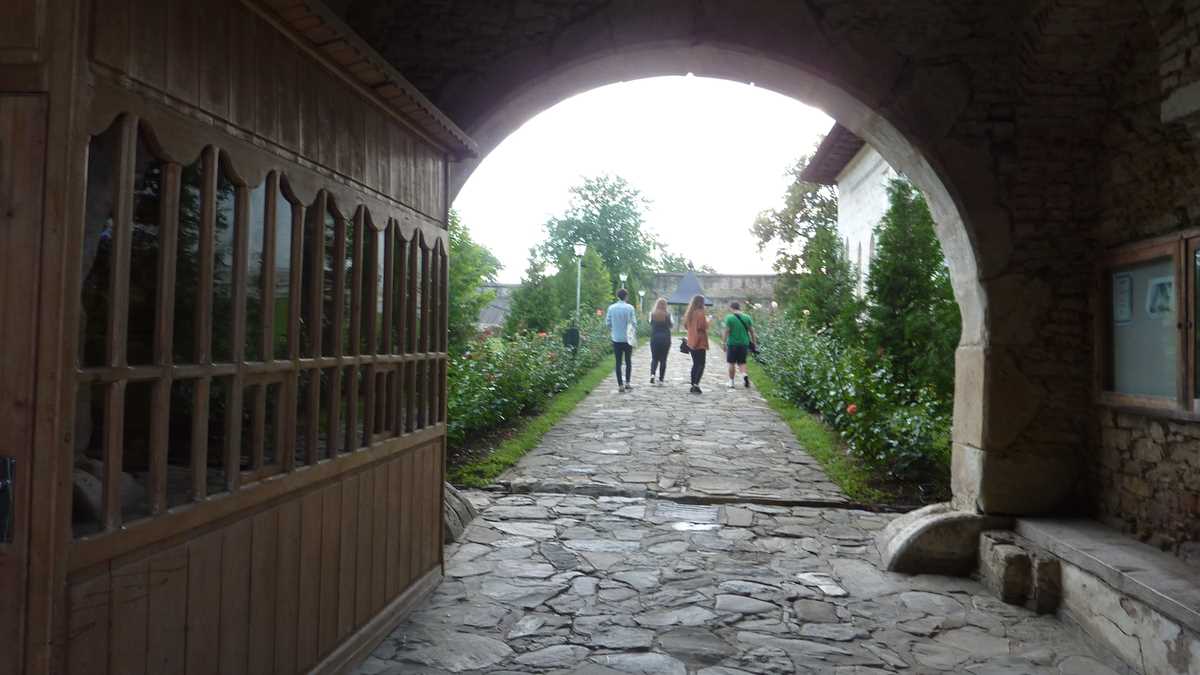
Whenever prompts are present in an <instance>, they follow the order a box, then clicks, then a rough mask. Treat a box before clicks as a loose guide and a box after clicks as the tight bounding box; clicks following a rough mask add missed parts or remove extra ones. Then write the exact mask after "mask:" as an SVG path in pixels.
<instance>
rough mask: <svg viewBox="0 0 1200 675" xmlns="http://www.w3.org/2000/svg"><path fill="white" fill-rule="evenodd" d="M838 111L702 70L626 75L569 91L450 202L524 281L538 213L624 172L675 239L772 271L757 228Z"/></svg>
mask: <svg viewBox="0 0 1200 675" xmlns="http://www.w3.org/2000/svg"><path fill="white" fill-rule="evenodd" d="M832 125H833V120H831V119H830V118H829V117H827V116H826V115H825V114H824V113H822V112H821V111H819V110H817V109H815V108H811V107H809V106H806V105H804V104H802V103H800V102H798V101H796V100H795V99H791V98H788V97H786V96H782V95H779V94H776V93H774V92H771V91H766V90H764V89H761V88H758V87H753V86H750V85H748V84H741V83H737V82H730V81H727V80H716V79H709V78H701V77H656V78H649V79H644V80H636V81H632V82H623V83H620V84H614V85H610V86H607V87H601V88H599V89H593V90H592V91H589V92H587V93H584V94H580V95H578V96H575V97H573V98H570V99H568V100H566V101H563V102H562V103H560V104H558V105H556V106H554V107H553V108H550V109H549V110H547V111H545V112H543V113H542V114H540V115H538V116H537V117H534V118H533V119H531V120H530V121H529V122H527V123H526V124H525V125H524V126H522V127H521V128H520V129H518V130H517V131H516V132H515V133H514V134H513V135H512V136H509V137H508V139H506V140H505V141H504V142H503V143H501V144H500V146H499V147H497V148H496V149H495V150H494V151H493V152H492V153H491V154H490V155H488V156H487V157H486V158H485V159H484V160H483V162H482V163H481V164H480V166H479V168H478V169H477V170H476V171H475V173H474V174H472V176H471V178H470V179H469V180H468V181H467V184H466V185H465V186H464V187H463V189H462V192H460V193H459V195H458V198H457V199H456V200H455V202H454V208H455V209H457V210H458V213H459V215H460V216H461V217H462V222H463V223H465V224H466V225H467V227H468V228H469V229H470V232H471V236H472V237H473V238H474V239H475V240H476V241H478V242H480V243H482V244H484V245H485V246H487V247H488V248H490V249H491V250H492V252H493V253H495V254H496V256H497V257H498V258H500V261H501V262H502V263H503V264H504V269H503V270H502V271H501V272H500V281H503V282H509V283H515V282H517V281H520V278H521V274H522V273H523V272H524V271H525V266H526V261H527V259H528V252H529V248H530V247H531V246H533V245H535V244H537V243H538V242H540V241H541V240H542V239H543V236H544V232H545V230H544V229H543V227H542V225H543V223H545V222H546V220H547V219H548V218H550V217H551V216H555V215H558V214H561V213H562V212H563V210H564V209H565V208H566V206H567V203H568V200H569V194H568V192H567V190H568V188H570V187H571V186H572V185H576V184H578V183H579V182H580V179H581V177H583V176H593V175H598V174H601V173H611V174H617V175H620V176H624V177H625V179H626V180H628V181H629V182H630V183H631V184H632V185H633V186H634V187H636V188H638V189H640V190H641V191H642V193H643V194H644V195H645V196H646V197H647V198H649V199H650V202H651V203H650V207H649V210H648V212H647V214H646V222H647V224H648V226H649V228H650V230H651V231H653V232H654V233H655V234H656V235H658V237H659V238H660V240H661V241H662V242H663V243H664V244H666V245H667V247H668V248H669V249H670V250H671V251H673V252H676V253H680V254H683V255H685V256H687V257H689V258H691V259H692V260H693V261H695V262H696V263H697V264H705V265H711V266H712V267H714V268H716V270H717V271H718V272H723V273H728V274H737V273H747V274H748V273H769V272H770V271H771V260H770V259H769V258H767V257H764V256H760V255H759V254H758V252H757V250H756V248H755V244H754V241H753V239H752V238H751V236H750V234H749V228H750V225H751V224H752V223H753V222H754V217H755V216H756V215H757V214H758V213H759V212H760V211H762V210H764V209H768V208H772V207H774V206H777V205H778V204H779V203H780V201H781V197H782V196H783V191H784V189H785V188H786V187H787V183H788V180H787V177H786V175H785V171H786V170H787V169H788V167H789V166H791V165H792V163H793V162H795V160H796V159H797V158H798V157H799V156H800V155H802V154H804V153H806V152H808V151H809V150H811V149H812V148H813V146H814V145H815V144H816V142H817V140H818V139H819V138H820V137H821V135H822V134H824V133H825V132H827V131H828V130H829V127H830V126H832Z"/></svg>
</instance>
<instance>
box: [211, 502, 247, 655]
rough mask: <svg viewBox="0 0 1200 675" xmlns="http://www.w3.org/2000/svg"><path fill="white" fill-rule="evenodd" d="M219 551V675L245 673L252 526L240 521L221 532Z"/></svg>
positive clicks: (245, 520) (244, 520) (245, 521)
mask: <svg viewBox="0 0 1200 675" xmlns="http://www.w3.org/2000/svg"><path fill="white" fill-rule="evenodd" d="M223 534H224V542H223V544H222V549H221V637H220V643H219V644H220V650H221V675H238V674H239V673H245V672H246V663H247V660H248V656H249V646H248V644H247V636H248V634H249V632H250V553H251V545H252V537H253V534H254V522H253V521H252V520H251V519H249V518H246V519H243V520H240V521H238V522H237V523H235V524H233V525H231V526H229V527H227V528H225V529H224V530H223Z"/></svg>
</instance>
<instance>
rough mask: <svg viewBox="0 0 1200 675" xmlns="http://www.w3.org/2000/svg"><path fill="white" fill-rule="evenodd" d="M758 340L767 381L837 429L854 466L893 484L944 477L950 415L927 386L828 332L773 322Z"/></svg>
mask: <svg viewBox="0 0 1200 675" xmlns="http://www.w3.org/2000/svg"><path fill="white" fill-rule="evenodd" d="M760 336H761V344H760V347H759V349H760V353H759V357H758V358H759V361H760V362H761V363H762V365H763V367H764V368H765V369H766V370H767V372H768V374H769V375H770V376H771V379H773V380H774V381H775V383H776V384H777V385H778V386H779V388H780V390H782V392H783V394H784V395H785V396H786V397H787V398H789V399H790V400H792V401H793V402H795V403H796V404H798V405H800V406H803V407H804V408H807V409H808V410H811V411H812V412H814V413H817V414H819V415H820V416H821V417H822V418H823V419H824V420H825V421H826V422H828V423H829V424H830V425H831V426H833V427H834V428H835V429H837V431H838V432H839V433H840V434H841V436H842V438H843V439H844V440H845V441H846V444H847V446H848V448H849V452H850V453H852V454H853V455H854V456H855V457H857V458H858V459H859V460H860V461H862V462H863V463H864V464H866V465H868V466H869V467H871V468H872V469H874V470H876V471H877V472H879V473H881V474H884V475H887V476H889V477H890V478H892V479H893V480H898V481H915V482H920V481H923V480H925V479H927V478H930V477H934V478H935V480H939V481H940V480H943V479H944V476H945V475H946V473H947V471H948V463H949V453H950V414H949V412H948V411H947V410H946V406H945V405H944V403H942V402H941V401H939V400H938V399H937V398H936V395H935V393H934V392H933V390H932V389H928V388H926V389H919V390H913V389H911V388H910V387H909V386H907V385H906V384H905V383H903V382H899V381H897V380H896V378H894V377H893V376H892V374H891V368H890V367H889V364H888V363H887V362H886V360H882V359H881V358H876V357H873V356H871V355H869V354H868V353H867V351H866V350H865V349H863V348H862V347H860V346H857V345H845V344H842V343H841V342H839V341H838V340H837V339H835V338H834V337H833V336H832V335H831V333H830V331H828V330H827V329H822V330H818V331H816V332H812V331H809V330H808V329H807V328H805V327H804V325H803V324H802V323H801V322H798V321H794V320H790V319H786V318H776V319H775V320H773V321H771V322H768V323H766V324H765V325H764V326H763V327H762V328H761V329H760Z"/></svg>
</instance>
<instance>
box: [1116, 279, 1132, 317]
mask: <svg viewBox="0 0 1200 675" xmlns="http://www.w3.org/2000/svg"><path fill="white" fill-rule="evenodd" d="M1112 289H1113V297H1112V302H1113V308H1112V317H1113V323H1114V324H1116V325H1118V326H1122V325H1125V324H1127V323H1129V322H1130V321H1132V320H1133V276H1132V275H1130V274H1114V275H1113V284H1112Z"/></svg>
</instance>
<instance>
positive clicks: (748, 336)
mask: <svg viewBox="0 0 1200 675" xmlns="http://www.w3.org/2000/svg"><path fill="white" fill-rule="evenodd" d="M729 309H731V310H733V313H732V314H730V315H728V316H726V317H725V338H724V343H725V361H726V362H727V363H728V364H729V388H730V389H733V388H734V387H736V386H737V385H735V384H734V377H735V376H736V374H737V370H741V371H742V382H743V383H744V384H745V386H746V388H747V389H749V388H750V376H749V375H747V374H746V355H747V354H748V353H749V352H750V345H751V344H752V343H754V342H757V341H758V337H757V336H756V335H755V334H754V321H753V320H752V319H751V318H750V317H749V316H748V315H746V314H742V306H741V305H740V304H738V303H737V302H731V303H729Z"/></svg>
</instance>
